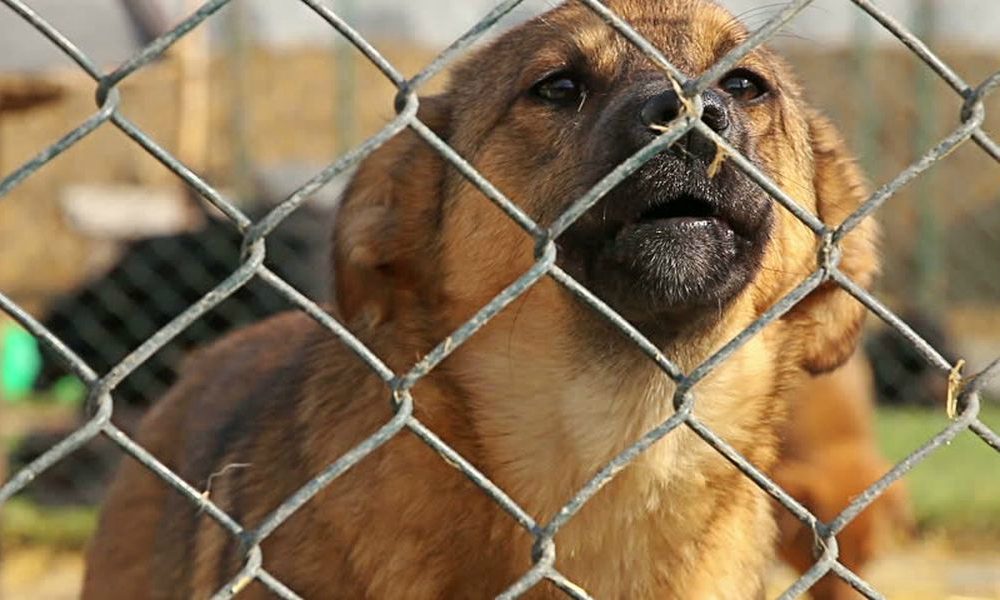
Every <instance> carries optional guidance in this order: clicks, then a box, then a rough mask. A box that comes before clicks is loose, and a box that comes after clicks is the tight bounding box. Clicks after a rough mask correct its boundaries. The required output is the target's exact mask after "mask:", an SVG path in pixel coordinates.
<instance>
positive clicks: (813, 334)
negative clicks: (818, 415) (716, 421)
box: [789, 112, 878, 373]
mask: <svg viewBox="0 0 1000 600" xmlns="http://www.w3.org/2000/svg"><path fill="white" fill-rule="evenodd" d="M808 119H809V136H810V143H811V146H812V154H813V161H814V164H815V173H814V176H813V185H814V188H815V192H816V206H817V210H818V213H819V218H820V219H821V220H822V221H823V222H824V223H826V224H827V225H828V226H830V227H836V226H838V225H840V224H841V223H842V222H843V221H844V219H846V218H847V217H848V216H849V215H850V214H851V213H852V212H854V211H855V210H856V209H857V208H858V206H860V205H861V203H862V201H864V200H865V198H867V197H868V186H867V183H866V181H865V178H864V176H863V175H862V173H861V169H860V168H859V167H858V165H857V163H856V162H855V161H854V159H853V158H852V157H851V156H850V154H849V153H848V151H847V148H846V145H845V143H844V141H843V140H842V139H841V137H840V135H839V134H838V133H837V131H836V130H835V129H834V127H833V125H832V124H831V123H830V122H829V121H828V120H827V119H826V118H825V117H823V116H822V115H820V114H819V113H816V112H810V113H809V115H808ZM877 235H878V231H877V227H876V224H875V222H874V220H873V219H872V218H867V219H865V220H864V221H863V222H862V223H861V224H860V225H859V226H858V227H857V228H855V229H854V230H853V231H851V232H850V233H849V234H848V235H846V236H845V237H844V238H843V240H842V241H841V243H840V248H841V252H842V254H841V260H840V270H841V271H842V272H843V273H844V274H845V275H847V276H848V277H849V278H851V279H852V280H853V281H854V282H856V283H857V284H858V285H860V286H862V287H864V288H866V289H867V288H870V287H871V284H872V281H873V280H874V278H875V275H876V273H877V272H878V253H877V251H876V237H877ZM865 314H866V309H865V307H864V306H862V305H861V303H859V302H858V301H857V300H856V299H855V298H854V297H852V296H851V295H850V294H848V293H847V292H846V291H844V290H843V289H841V288H840V287H839V286H838V285H836V284H835V283H832V282H827V283H824V284H823V285H822V286H820V287H819V288H818V289H816V290H815V291H814V292H813V293H811V294H810V295H809V296H807V297H806V298H805V299H804V300H803V301H802V302H800V303H799V305H798V306H796V307H795V309H794V310H793V311H792V312H791V314H790V315H789V317H790V319H789V320H790V321H791V322H792V324H793V326H795V327H801V328H803V331H802V332H801V335H799V336H797V338H798V339H799V340H800V342H801V343H802V345H803V346H802V348H801V353H800V356H801V357H802V366H803V367H804V368H805V369H806V370H807V371H809V372H810V373H823V372H826V371H830V370H832V369H835V368H837V367H838V366H840V365H841V364H843V363H844V362H845V361H846V360H847V359H848V358H849V357H850V356H851V353H852V352H854V348H855V346H856V345H857V342H858V338H859V336H860V333H861V326H862V324H863V322H864V317H865Z"/></svg>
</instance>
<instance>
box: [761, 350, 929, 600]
mask: <svg viewBox="0 0 1000 600" xmlns="http://www.w3.org/2000/svg"><path fill="white" fill-rule="evenodd" d="M874 407H875V383H874V380H873V376H872V369H871V365H870V364H869V363H868V361H867V360H866V358H865V356H864V353H863V352H861V351H859V352H857V353H856V354H855V355H854V356H853V357H851V359H850V360H848V362H847V364H845V365H844V366H842V367H840V368H839V369H837V370H836V371H834V372H832V373H828V374H824V375H819V376H817V377H815V378H812V379H810V380H809V381H808V382H806V383H805V384H804V385H803V386H802V388H801V390H800V391H799V392H798V393H797V394H795V397H794V399H793V400H792V403H791V408H790V418H789V420H788V423H787V424H786V437H785V439H784V441H783V447H782V453H781V458H780V461H779V463H778V467H777V470H776V471H775V473H774V479H775V481H776V482H777V483H778V484H779V485H780V486H781V487H782V488H783V489H784V490H785V491H786V492H788V493H790V494H791V495H792V496H794V497H795V498H796V499H797V500H798V501H799V502H801V503H802V504H803V505H804V506H805V507H806V508H807V509H808V510H809V511H810V512H812V513H813V514H814V515H816V517H817V518H819V519H820V520H822V521H824V522H829V521H831V520H832V519H834V518H835V517H836V516H837V515H838V514H840V512H841V511H843V510H844V509H845V508H846V507H847V504H848V503H849V502H850V501H851V500H852V499H853V498H855V497H856V496H858V495H860V494H861V493H862V492H863V491H864V490H865V489H867V488H868V486H870V485H871V484H873V483H875V481H877V480H878V479H879V478H880V477H882V476H883V475H884V474H885V473H886V472H888V471H889V468H890V465H889V463H888V461H887V460H886V459H885V458H884V457H883V455H882V453H881V452H880V451H879V449H878V445H877V443H876V439H875V431H874V419H875V411H874ZM775 510H776V511H777V522H778V531H779V534H778V539H779V543H778V553H779V555H780V556H781V558H782V559H783V560H784V561H785V562H786V563H787V564H788V565H789V566H791V567H793V568H794V569H796V570H798V571H799V572H800V573H804V572H805V571H807V570H808V569H809V568H810V567H812V565H813V564H814V563H815V561H816V555H815V554H814V550H815V547H816V536H815V535H814V533H813V532H812V530H811V529H809V528H808V527H806V526H805V525H804V524H803V523H802V522H801V521H799V520H798V519H796V518H795V517H794V516H793V515H792V514H791V513H790V512H788V511H787V510H785V509H784V508H782V507H779V506H777V505H776V508H775ZM915 528H916V525H915V521H914V517H913V512H912V509H911V507H910V503H909V498H908V495H907V492H906V488H905V487H904V486H903V482H902V481H897V482H895V483H893V484H892V485H891V486H889V488H888V489H886V491H885V492H883V493H882V495H881V496H879V497H878V498H877V499H876V500H875V501H874V502H873V503H872V504H871V505H870V506H868V507H867V508H866V509H865V510H864V511H862V512H861V513H860V514H859V515H858V516H857V517H855V518H854V520H852V521H851V522H850V523H849V524H848V525H847V526H846V527H845V528H844V529H843V531H841V532H840V533H839V534H838V535H837V536H836V537H837V547H838V550H839V554H838V560H839V561H840V562H841V563H842V564H843V565H844V566H846V567H847V568H849V569H851V570H852V571H853V572H855V573H858V574H863V571H864V568H865V566H866V565H867V564H868V563H870V562H871V561H872V560H873V559H874V558H876V557H877V555H878V554H879V553H880V552H882V551H884V550H885V548H886V547H887V545H888V544H889V543H890V542H892V541H893V540H895V539H900V538H904V537H907V536H909V535H912V533H913V532H914V530H915ZM809 593H810V594H811V595H812V597H813V599H814V600H847V599H852V598H860V597H861V596H860V595H859V594H858V593H857V592H855V591H854V589H853V588H852V587H851V586H850V585H848V584H847V583H846V582H845V581H844V580H842V579H840V578H839V577H837V576H836V575H832V574H828V575H826V576H824V577H823V578H822V579H820V580H819V581H818V582H817V583H816V584H815V585H814V586H813V587H812V588H810V590H809Z"/></svg>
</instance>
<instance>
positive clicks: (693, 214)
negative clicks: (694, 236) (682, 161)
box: [637, 194, 719, 223]
mask: <svg viewBox="0 0 1000 600" xmlns="http://www.w3.org/2000/svg"><path fill="white" fill-rule="evenodd" d="M718 217H719V214H718V211H717V210H716V209H715V208H714V207H713V206H712V204H711V203H710V202H709V201H708V200H706V199H704V198H698V197H696V196H693V195H689V194H684V195H681V196H678V197H677V198H672V199H669V200H667V201H666V202H658V203H656V204H654V205H653V206H651V207H650V208H648V209H646V210H645V211H643V212H642V214H640V215H639V218H638V219H637V222H639V223H649V222H653V221H667V220H671V219H695V220H697V219H714V218H718Z"/></svg>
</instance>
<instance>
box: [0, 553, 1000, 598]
mask: <svg viewBox="0 0 1000 600" xmlns="http://www.w3.org/2000/svg"><path fill="white" fill-rule="evenodd" d="M4 560H5V563H4V564H3V565H2V569H0V598H2V600H70V599H74V598H76V597H77V595H78V594H79V589H80V582H81V578H82V576H83V560H82V558H81V556H80V554H79V553H76V552H58V551H53V550H48V549H38V548H36V549H22V550H17V551H12V552H9V553H7V555H6V556H5V557H4ZM866 579H867V581H869V582H870V583H872V585H874V586H875V587H876V589H878V590H879V591H881V592H882V593H883V594H885V596H886V597H887V598H892V599H893V600H988V599H989V600H1000V547H994V548H992V549H989V550H983V551H968V550H965V551H960V552H959V551H955V550H954V549H952V548H949V547H948V546H947V545H946V544H944V543H942V542H939V541H923V542H920V543H918V544H915V545H911V546H909V547H906V548H902V549H900V550H899V551H897V552H894V553H892V554H888V555H886V556H884V557H883V558H882V559H881V560H880V561H879V562H878V563H876V564H874V565H873V566H872V567H871V568H870V569H869V571H868V573H867V574H866ZM793 581H794V576H793V574H792V573H791V572H790V571H788V570H787V569H785V568H784V567H777V568H775V570H774V572H773V573H772V578H771V584H770V585H769V590H768V597H769V598H776V597H777V596H778V595H780V593H781V592H782V591H783V590H784V589H785V588H786V587H787V586H788V585H790V584H791V582H793Z"/></svg>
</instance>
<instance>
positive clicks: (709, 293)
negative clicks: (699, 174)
mask: <svg viewBox="0 0 1000 600" xmlns="http://www.w3.org/2000/svg"><path fill="white" fill-rule="evenodd" d="M751 246H752V244H751V243H750V241H748V240H746V239H744V238H742V237H741V236H739V235H738V234H737V233H736V232H735V231H734V230H733V228H732V227H731V226H730V225H729V224H728V223H726V222H725V221H724V220H722V219H719V218H717V217H696V216H681V217H671V218H667V219H653V220H649V221H640V222H638V223H635V224H630V225H626V226H624V227H622V228H621V229H620V230H619V231H618V232H617V234H616V235H615V236H614V237H613V238H612V239H611V240H609V241H608V242H607V243H606V244H605V245H604V247H603V248H602V250H601V252H600V254H599V256H598V257H597V259H596V261H595V263H594V264H593V265H592V266H591V269H589V272H590V273H589V278H590V279H591V285H593V286H595V287H596V288H597V290H598V295H599V296H601V297H602V298H603V299H604V300H605V301H606V302H608V303H609V304H610V305H611V306H612V307H613V308H615V309H616V310H617V311H618V312H619V313H621V314H622V316H624V317H625V318H626V319H628V320H629V321H632V322H633V323H635V324H636V325H646V326H653V327H655V326H656V325H660V326H667V327H669V326H679V325H682V323H679V322H672V323H668V321H676V320H678V319H688V318H693V317H696V316H698V313H700V312H702V311H703V310H708V309H711V310H712V311H713V312H714V311H717V310H718V309H719V308H720V307H721V306H723V305H725V304H727V303H728V302H729V301H730V300H731V299H732V298H733V297H735V296H736V295H737V294H738V293H739V291H740V290H742V289H743V288H744V287H746V285H747V284H748V283H749V282H750V280H751V279H752V277H753V275H754V273H755V272H756V269H757V264H756V261H754V260H751V259H750V256H748V255H749V254H752V250H753V248H752V247H751Z"/></svg>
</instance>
